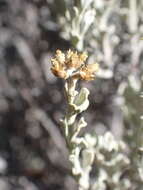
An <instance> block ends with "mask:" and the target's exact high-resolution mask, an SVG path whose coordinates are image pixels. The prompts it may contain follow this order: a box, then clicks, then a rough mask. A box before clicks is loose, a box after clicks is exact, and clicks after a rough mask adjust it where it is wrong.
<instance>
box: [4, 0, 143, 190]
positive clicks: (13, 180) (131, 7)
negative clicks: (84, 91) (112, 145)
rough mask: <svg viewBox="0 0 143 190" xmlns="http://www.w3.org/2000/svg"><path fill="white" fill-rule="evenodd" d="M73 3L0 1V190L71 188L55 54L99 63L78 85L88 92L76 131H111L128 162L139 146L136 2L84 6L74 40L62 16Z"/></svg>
mask: <svg viewBox="0 0 143 190" xmlns="http://www.w3.org/2000/svg"><path fill="white" fill-rule="evenodd" d="M79 2H80V1H78V0H75V1H70V0H13V1H11V0H0V190H66V189H68V190H73V189H77V187H76V183H75V182H74V180H73V179H72V178H71V177H70V175H69V162H68V161H67V158H68V153H67V149H66V146H65V141H64V139H63V136H62V129H61V128H60V127H59V119H60V118H62V117H63V115H64V113H65V108H66V102H65V98H64V90H63V87H64V81H63V80H61V79H57V78H56V77H54V76H53V75H52V73H51V71H50V67H51V62H50V59H51V57H52V56H53V55H54V53H55V51H56V49H61V50H63V51H64V50H68V49H69V48H71V49H79V50H81V51H82V50H85V51H87V52H88V53H89V60H88V61H89V62H93V61H96V62H98V63H99V64H100V72H99V74H98V76H97V79H96V80H95V81H92V82H80V84H79V87H80V86H85V87H87V88H88V89H89V90H90V92H91V93H90V97H89V98H90V102H91V103H90V106H89V108H88V111H87V112H86V113H84V116H85V118H86V121H87V123H88V127H87V128H86V130H84V131H83V132H92V131H96V132H97V133H98V134H104V133H105V132H106V131H109V130H110V131H111V132H112V133H113V134H114V136H115V137H116V138H117V139H122V140H124V142H125V143H127V144H128V154H129V157H130V158H131V160H132V158H134V150H136V148H137V146H139V145H141V144H143V140H142V139H143V133H141V132H139V131H140V130H141V129H142V121H141V119H140V117H141V115H142V113H143V104H142V102H143V100H142V99H141V97H140V94H141V91H142V87H143V82H142V80H143V40H141V38H142V37H143V1H141V0H93V1H91V0H90V1H89V2H90V3H91V2H92V4H91V5H90V7H88V9H89V10H92V13H90V12H89V13H87V14H85V15H84V17H83V21H82V23H81V25H80V29H79V31H78V32H77V31H76V32H77V33H75V31H74V30H75V28H74V27H73V25H72V23H71V21H73V20H72V19H73V18H70V17H69V15H68V14H69V13H70V14H72V8H73V6H79V5H78V3H79ZM82 2H83V1H82ZM84 3H85V2H84ZM88 9H87V10H88ZM68 11H69V12H68ZM65 15H66V16H65ZM89 21H92V22H91V23H90V22H89ZM78 24H79V23H78ZM86 25H88V27H87V29H85V30H84V31H85V32H84V33H83V34H82V35H81V36H80V35H79V34H80V30H81V31H82V27H83V26H86ZM78 26H79V25H78ZM80 37H81V39H80ZM75 41H76V42H75ZM77 41H79V42H80V45H79V44H78V45H77ZM137 144H138V145H137ZM138 189H139V190H141V186H139V187H138Z"/></svg>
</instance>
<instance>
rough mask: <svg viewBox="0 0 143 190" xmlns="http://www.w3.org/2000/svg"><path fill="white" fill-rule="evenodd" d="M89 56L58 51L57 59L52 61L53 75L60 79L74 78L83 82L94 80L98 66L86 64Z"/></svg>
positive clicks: (69, 51)
mask: <svg viewBox="0 0 143 190" xmlns="http://www.w3.org/2000/svg"><path fill="white" fill-rule="evenodd" d="M87 57H88V55H87V54H86V53H77V52H73V51H71V50H68V51H67V52H66V54H64V53H63V52H62V51H61V50H57V51H56V55H55V58H53V59H51V61H52V67H51V70H52V72H53V74H54V75H55V76H57V77H59V78H63V79H68V78H69V77H73V78H76V79H82V80H93V79H94V78H95V73H96V72H97V71H98V64H97V63H94V64H85V61H86V59H87Z"/></svg>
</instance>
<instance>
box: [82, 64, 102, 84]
mask: <svg viewBox="0 0 143 190" xmlns="http://www.w3.org/2000/svg"><path fill="white" fill-rule="evenodd" d="M98 69H99V65H98V64H97V63H93V64H88V65H84V66H83V67H82V68H81V70H80V73H79V74H80V78H81V79H82V80H94V79H95V73H96V72H97V71H98Z"/></svg>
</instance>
